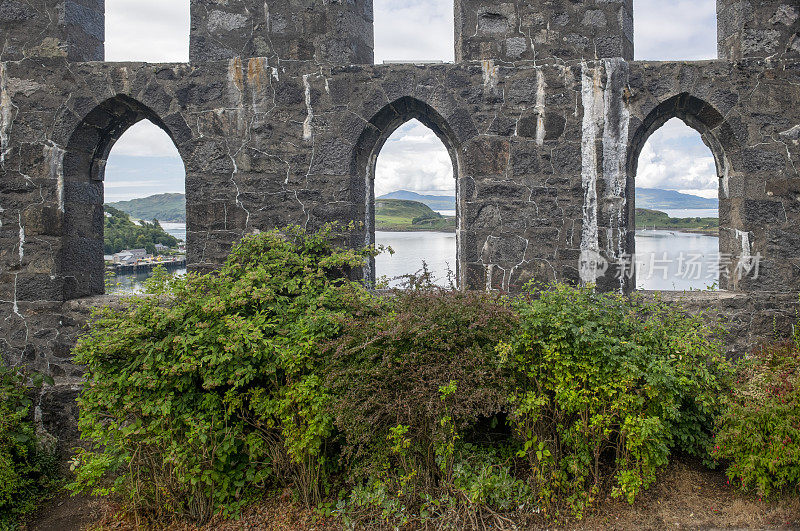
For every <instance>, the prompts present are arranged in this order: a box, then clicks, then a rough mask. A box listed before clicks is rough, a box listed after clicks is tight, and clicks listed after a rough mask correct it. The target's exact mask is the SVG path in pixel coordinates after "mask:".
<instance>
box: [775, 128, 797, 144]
mask: <svg viewBox="0 0 800 531" xmlns="http://www.w3.org/2000/svg"><path fill="white" fill-rule="evenodd" d="M778 134H779V135H780V136H782V137H783V138H785V139H787V140H791V141H792V142H794V143H795V144H798V143H800V125H796V126H794V127H792V128H791V129H789V130H788V131H784V132H782V133H778Z"/></svg>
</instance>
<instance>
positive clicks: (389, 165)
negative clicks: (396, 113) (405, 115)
mask: <svg viewBox="0 0 800 531" xmlns="http://www.w3.org/2000/svg"><path fill="white" fill-rule="evenodd" d="M455 185H456V183H455V179H454V178H453V163H452V161H451V159H450V154H449V153H448V152H447V149H446V148H445V147H444V144H442V141H441V140H439V138H438V137H437V136H436V135H435V134H434V133H433V131H431V130H430V129H428V128H427V127H425V126H424V125H422V124H421V123H419V122H418V121H417V120H411V121H410V122H408V123H406V124H404V125H403V126H402V127H400V128H399V129H398V130H397V131H395V132H394V134H393V135H392V136H391V137H389V140H387V141H386V144H384V146H383V149H381V152H380V153H379V154H378V162H377V165H376V168H375V195H376V196H381V195H383V194H386V193H389V192H394V191H395V190H409V191H412V192H419V193H436V194H441V195H451V194H455Z"/></svg>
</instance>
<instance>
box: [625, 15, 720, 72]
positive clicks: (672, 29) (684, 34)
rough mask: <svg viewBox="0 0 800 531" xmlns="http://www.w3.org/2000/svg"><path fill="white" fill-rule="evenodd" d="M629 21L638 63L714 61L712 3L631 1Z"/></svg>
mask: <svg viewBox="0 0 800 531" xmlns="http://www.w3.org/2000/svg"><path fill="white" fill-rule="evenodd" d="M633 20H634V50H635V56H636V59H637V60H639V61H690V60H702V59H716V58H717V3H716V0H672V1H669V2H665V1H664V0H634V4H633Z"/></svg>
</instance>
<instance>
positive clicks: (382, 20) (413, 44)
mask: <svg viewBox="0 0 800 531" xmlns="http://www.w3.org/2000/svg"><path fill="white" fill-rule="evenodd" d="M374 10H375V62H376V63H378V64H380V63H382V62H383V61H414V60H429V61H430V60H437V61H450V62H452V61H453V60H454V57H455V32H454V30H453V12H454V11H453V0H434V1H431V0H384V1H381V0H377V1H376V2H375V5H374Z"/></svg>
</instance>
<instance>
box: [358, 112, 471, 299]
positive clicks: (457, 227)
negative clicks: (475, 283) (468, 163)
mask: <svg viewBox="0 0 800 531" xmlns="http://www.w3.org/2000/svg"><path fill="white" fill-rule="evenodd" d="M455 139H456V136H455V134H454V133H453V132H452V131H451V130H450V128H449V127H448V125H447V123H446V121H445V120H444V118H442V117H441V115H439V114H438V113H437V112H436V111H435V110H434V109H432V108H431V107H430V106H429V105H427V104H425V103H423V102H421V101H419V100H417V99H415V98H410V97H404V98H400V99H399V100H396V101H395V102H393V103H391V104H389V105H387V106H386V107H384V108H383V109H382V110H381V111H380V112H378V113H377V114H376V115H375V117H374V118H373V119H372V120H371V121H370V123H369V125H368V126H367V128H366V130H365V131H364V133H363V134H362V135H361V138H360V139H359V142H358V145H357V147H356V151H355V153H356V156H355V158H354V160H353V165H354V167H353V170H352V174H353V175H354V176H356V178H357V179H359V180H363V182H364V184H365V186H364V197H363V200H364V204H365V220H364V221H365V243H366V244H367V245H374V244H388V245H390V246H392V247H393V248H394V247H395V246H397V245H398V243H399V245H400V247H401V249H403V250H404V252H405V253H406V258H403V257H400V259H399V260H394V258H395V257H394V256H393V257H391V258H389V257H379V258H378V260H377V261H371V263H369V264H367V267H366V270H365V277H366V280H367V281H368V282H373V283H374V282H375V281H376V279H379V278H380V277H382V276H387V277H390V276H391V277H395V276H398V275H397V273H399V274H401V275H402V274H413V273H416V272H418V271H419V270H420V269H421V266H422V260H423V259H427V261H431V255H430V254H428V256H427V257H426V256H425V254H426V253H425V251H424V250H421V249H420V248H419V243H420V242H422V241H424V238H423V237H422V236H420V235H422V234H425V233H426V232H427V233H429V234H430V231H429V230H425V229H431V228H433V229H437V230H435V231H433V232H435V233H437V234H436V236H437V238H435V239H436V242H435V243H432V244H430V245H432V246H433V247H434V248H436V249H437V250H436V252H435V253H434V254H435V256H434V260H435V263H436V267H437V268H438V269H437V273H438V274H437V275H436V276H437V277H438V279H437V280H438V281H439V283H440V284H442V285H449V283H448V282H447V278H446V277H447V274H446V271H447V270H448V269H449V270H450V271H452V273H453V276H454V278H453V280H454V284H456V285H458V286H463V281H462V279H461V275H462V272H463V267H462V264H461V263H460V262H461V257H462V252H461V249H460V247H461V228H462V225H461V223H462V219H461V208H460V206H461V205H460V201H459V199H460V197H461V195H462V194H461V190H460V187H461V185H462V183H461V180H460V179H459V178H458V176H459V164H458V146H457V143H456V140H455ZM387 142H388V145H387ZM414 142H419V143H420V146H424V147H423V148H419V147H418V148H417V149H418V150H419V149H422V150H423V151H425V153H424V154H423V157H421V158H427V159H428V160H427V162H423V163H420V162H419V161H420V160H421V158H417V157H413V158H412V160H411V161H409V160H408V157H407V156H404V153H403V151H405V155H408V154H409V153H413V151H414V149H415V148H414V146H413V145H410V144H413V143H414ZM383 150H386V156H383V157H382V156H381V152H382V151H383ZM404 158H405V159H406V160H405V161H403V159H404ZM379 159H380V162H379ZM414 159H416V160H414ZM398 162H400V166H398V165H397V163H398ZM409 162H410V164H409ZM448 163H449V166H450V168H447V166H448ZM422 164H424V166H425V167H420V166H421V165H422ZM393 165H394V167H392V166H393ZM453 177H455V178H453ZM403 187H405V188H413V189H414V190H405V189H404V188H403ZM404 192H406V193H407V192H412V193H413V194H416V195H403V194H404ZM419 196H433V197H436V198H437V199H433V198H432V197H419ZM437 200H438V202H436V201H437ZM403 201H411V202H412V203H416V205H415V204H398V205H395V204H393V203H394V202H403ZM431 201H434V203H432V202H431ZM446 201H449V204H446V205H445V204H444V202H446ZM426 203H427V205H426ZM451 206H452V208H450V207H451ZM394 207H402V208H403V209H404V210H403V215H404V216H405V217H408V215H407V214H408V212H411V209H413V208H417V209H420V213H419V215H418V216H412V218H409V219H410V221H411V225H414V221H415V219H414V218H425V217H427V218H428V219H416V221H417V224H416V228H417V229H422V230H421V231H419V232H418V231H416V230H415V231H414V233H415V234H417V235H418V236H417V238H416V241H414V237H413V236H406V237H405V238H403V237H401V236H399V235H394V236H393V235H391V234H386V233H387V232H388V233H394V232H397V231H393V230H388V231H387V230H379V229H380V228H387V227H386V226H385V225H383V224H385V223H391V222H392V219H391V211H390V210H391V208H394ZM445 207H446V208H445ZM422 210H424V211H425V212H422ZM429 210H430V211H431V212H429ZM448 218H450V219H448ZM452 218H454V219H452ZM407 221H408V220H405V221H404V223H406V224H408V223H407ZM379 223H380V224H379ZM388 228H391V227H388ZM411 228H414V227H411ZM406 229H408V228H406ZM392 238H394V240H392ZM400 240H406V242H405V243H404V242H402V241H400ZM408 240H412V241H410V242H409V241H408ZM429 241H430V240H429ZM448 246H450V249H447V247H448ZM395 250H397V249H395ZM395 256H397V255H395ZM390 260H394V262H392V261H390ZM392 264H394V265H392ZM429 265H433V263H430V264H429ZM381 268H383V270H381ZM443 277H444V278H443Z"/></svg>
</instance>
